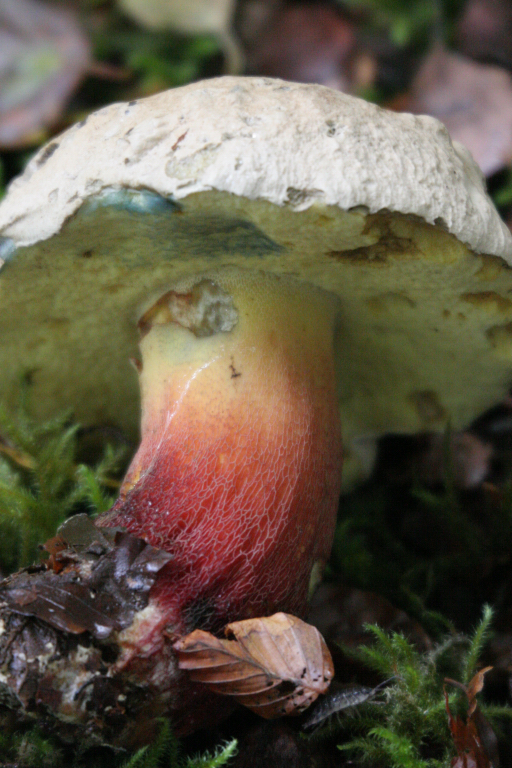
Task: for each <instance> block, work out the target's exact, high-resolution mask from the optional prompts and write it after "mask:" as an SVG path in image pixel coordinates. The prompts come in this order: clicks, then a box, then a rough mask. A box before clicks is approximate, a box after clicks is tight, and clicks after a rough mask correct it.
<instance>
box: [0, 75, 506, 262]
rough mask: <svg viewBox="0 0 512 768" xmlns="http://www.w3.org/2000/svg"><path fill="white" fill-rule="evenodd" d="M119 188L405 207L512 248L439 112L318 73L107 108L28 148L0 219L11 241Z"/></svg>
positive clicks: (484, 242)
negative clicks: (328, 84)
mask: <svg viewBox="0 0 512 768" xmlns="http://www.w3.org/2000/svg"><path fill="white" fill-rule="evenodd" d="M57 148H58V152H57V151H56V150H57ZM124 188H126V189H141V188H142V189H149V190H152V191H154V192H157V193H158V194H160V195H163V196H165V197H167V196H171V197H172V198H173V199H175V200H181V199H182V198H184V197H187V196H188V195H191V194H192V193H194V192H204V191H209V190H211V189H216V190H219V191H222V192H229V193H231V194H233V195H238V196H240V197H244V198H248V199H249V200H267V201H268V202H270V203H274V204H275V205H278V206H283V205H289V206H291V207H292V208H293V209H294V210H297V211H302V210H305V209H307V208H310V207H311V206H314V205H324V206H328V205H334V206H337V207H339V208H343V209H344V210H350V209H351V208H354V207H355V206H364V207H366V208H368V211H369V212H370V213H376V212H378V211H381V210H383V209H387V210H389V211H399V212H400V213H410V214H414V215H415V216H419V217H421V218H422V219H424V221H426V222H428V223H430V224H441V226H443V227H445V228H446V229H447V231H448V232H451V233H452V234H453V235H455V236H456V237H457V238H458V239H459V240H461V241H462V242H463V243H466V244H467V245H468V246H469V247H470V248H471V249H472V250H474V251H476V252H479V253H492V254H496V255H500V256H502V257H503V258H508V259H509V260H511V261H512V239H511V237H510V233H509V231H508V229H507V227H506V226H505V224H504V223H503V222H502V221H501V219H500V218H499V216H498V214H497V213H496V210H495V208H494V206H493V204H492V202H491V201H490V199H489V198H488V196H487V194H486V191H485V186H484V180H483V177H482V175H481V172H480V170H479V169H478V167H477V166H476V164H475V163H474V162H473V160H472V158H471V156H470V155H469V153H468V152H467V150H466V149H464V148H463V147H462V145H461V144H458V143H457V142H455V143H453V142H452V141H451V140H450V137H449V135H448V132H447V131H446V129H445V128H444V127H443V125H442V124H441V123H440V122H439V121H437V120H435V119H434V118H431V117H426V116H415V115H410V114H398V113H394V112H389V111H387V110H383V109H381V108H380V107H377V106H375V105H374V104H369V103H367V102H365V101H362V100H360V99H356V98H354V97H352V96H347V95H346V94H343V93H339V92H337V91H333V90H331V89H330V88H325V87H323V86H317V85H302V84H295V83H286V82H283V81H279V80H272V79H269V78H243V77H224V78H218V79H216V80H207V81H202V82H199V83H193V84H192V85H188V86H186V87H184V88H177V89H174V90H170V91H166V92H164V93H160V94H158V95H156V96H152V97H150V98H147V99H142V100H140V101H137V102H130V103H128V104H126V103H121V104H112V105H111V106H108V107H105V108H104V109H101V110H99V111H98V112H95V113H94V114H93V115H90V116H89V117H88V118H87V119H86V120H84V121H82V122H81V123H78V124H77V125H75V126H73V127H72V128H71V129H70V130H68V131H66V133H64V134H63V135H62V136H61V137H60V138H58V139H57V140H55V141H52V142H51V143H50V144H48V145H46V146H45V147H43V149H41V151H40V152H39V153H38V154H37V155H36V156H35V157H34V158H33V159H32V161H31V162H30V163H29V165H28V167H27V169H26V171H25V173H24V174H23V175H22V176H21V177H19V178H18V179H17V180H16V181H14V182H13V184H12V185H11V187H10V190H9V196H8V198H7V199H6V200H5V202H4V203H3V204H2V207H1V209H0V230H3V233H4V235H6V236H8V237H12V238H13V239H14V240H15V241H16V244H17V245H28V244H30V243H34V242H37V241H38V240H41V239H45V238H48V237H50V236H51V235H53V234H55V233H56V232H58V231H59V229H60V227H61V226H62V223H63V222H64V221H65V219H66V218H68V217H69V216H70V215H71V214H72V213H74V212H75V211H76V210H77V209H78V208H79V207H80V206H81V205H82V204H83V203H84V202H85V201H86V200H88V199H90V198H91V197H93V196H95V195H98V194H99V193H101V192H102V191H103V190H110V189H124Z"/></svg>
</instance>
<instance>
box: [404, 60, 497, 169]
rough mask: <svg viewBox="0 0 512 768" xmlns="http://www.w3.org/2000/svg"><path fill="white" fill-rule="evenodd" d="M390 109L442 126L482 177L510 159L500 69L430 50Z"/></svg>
mask: <svg viewBox="0 0 512 768" xmlns="http://www.w3.org/2000/svg"><path fill="white" fill-rule="evenodd" d="M395 106H396V107H398V108H399V109H402V110H405V111H408V112H414V113H416V114H427V115H432V116H433V117H437V118H438V119H439V120H442V122H443V123H444V124H445V125H446V127H447V128H448V131H449V132H450V135H451V137H452V138H453V139H457V141H460V142H461V143H462V144H464V146H465V147H467V148H468V149H469V151H470V152H471V154H472V155H473V157H474V158H475V160H476V162H477V163H478V165H479V166H480V168H481V169H482V171H483V173H484V175H485V176H490V175H491V174H493V173H496V171H499V170H501V169H502V168H504V167H505V166H506V165H508V164H509V163H510V160H511V159H512V140H511V135H512V133H511V126H512V77H511V76H510V74H509V72H507V71H506V70H505V69H501V68H500V67H495V66H490V65H488V64H480V63H479V62H476V61H472V60H471V59H468V58H466V57H465V56H461V55H460V54H457V53H452V52H450V51H447V50H445V49H444V48H443V47H441V46H435V47H434V48H433V50H432V52H431V53H430V54H429V56H427V58H426V59H425V61H424V63H423V65H422V67H421V68H420V70H419V72H418V74H417V75H416V77H415V79H414V81H413V83H412V85H411V88H410V90H409V93H408V94H407V95H406V96H405V97H404V98H403V99H402V100H400V103H398V102H397V103H396V104H395Z"/></svg>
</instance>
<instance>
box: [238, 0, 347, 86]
mask: <svg viewBox="0 0 512 768" xmlns="http://www.w3.org/2000/svg"><path fill="white" fill-rule="evenodd" d="M252 27H253V24H252V23H250V20H249V22H246V23H245V24H244V21H243V19H242V34H243V35H244V38H245V39H244V42H245V45H246V50H247V66H248V69H249V71H250V72H251V74H257V75H267V76H270V77H281V78H283V79H284V80H293V81H297V82H302V83H320V84H322V85H327V86H330V87H331V88H337V89H338V90H341V91H350V90H352V89H353V85H354V84H353V80H354V73H353V71H352V65H353V57H354V54H355V47H356V38H355V28H354V24H353V23H352V22H351V21H349V20H348V19H346V18H345V17H344V16H343V15H342V14H341V12H340V9H339V8H336V7H334V6H332V7H331V6H329V5H322V4H320V5H319V4H313V3H304V4H300V5H284V6H283V7H278V8H277V9H275V11H274V12H273V13H271V14H270V15H269V17H268V18H267V20H266V23H265V24H264V25H262V26H261V29H260V30H259V34H258V35H257V36H253V35H252Z"/></svg>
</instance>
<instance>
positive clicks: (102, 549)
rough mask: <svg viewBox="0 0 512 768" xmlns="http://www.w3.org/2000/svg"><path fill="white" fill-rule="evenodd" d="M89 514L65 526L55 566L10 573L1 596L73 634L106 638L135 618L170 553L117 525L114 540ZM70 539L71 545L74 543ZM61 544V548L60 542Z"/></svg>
mask: <svg viewBox="0 0 512 768" xmlns="http://www.w3.org/2000/svg"><path fill="white" fill-rule="evenodd" d="M105 532H106V533H107V534H108V533H110V532H109V531H108V529H106V531H104V532H101V531H99V530H98V529H97V528H96V526H95V525H94V523H93V522H92V521H91V520H90V518H89V517H87V515H76V516H75V517H74V518H71V519H70V521H68V523H67V524H66V523H65V524H64V525H63V526H61V528H60V531H59V537H58V540H60V542H66V543H67V544H68V547H67V548H66V549H63V548H62V546H63V544H61V543H57V547H56V546H55V543H56V542H55V539H51V540H50V542H49V543H48V544H46V548H47V549H50V550H51V551H52V560H51V564H52V566H53V568H52V570H47V569H46V568H44V566H40V567H39V568H36V569H34V568H27V569H25V570H24V571H20V572H18V573H16V574H14V575H13V576H11V577H9V578H7V579H5V581H4V582H3V583H2V584H1V585H0V599H1V600H3V601H4V602H5V604H6V605H7V606H9V608H10V609H11V610H12V611H15V612H16V613H19V614H22V615H23V616H32V617H34V618H37V619H41V620H43V621H45V622H47V623H48V624H50V626H52V627H54V628H55V629H60V630H62V631H64V632H71V633H72V634H81V633H82V632H90V633H91V635H92V636H93V637H95V638H96V639H98V640H103V639H105V638H106V637H108V636H109V635H110V634H111V632H112V630H114V629H115V630H117V631H119V630H121V629H124V628H125V627H127V626H128V625H129V624H131V623H132V621H133V617H134V615H135V613H136V612H137V611H140V610H142V608H144V607H145V606H146V605H147V601H148V597H147V594H148V592H149V590H150V588H151V587H152V586H153V584H154V581H155V579H156V576H157V574H158V572H159V571H160V570H161V569H162V568H163V567H164V565H166V564H167V563H168V562H169V560H171V555H169V554H168V553H167V552H163V551H162V550H157V549H155V548H154V547H151V546H149V545H148V544H146V543H145V542H144V541H143V540H142V539H136V538H135V537H134V536H131V535H130V534H127V533H123V532H121V531H117V532H116V533H115V535H114V538H113V541H112V540H109V539H111V538H112V537H109V538H107V536H106V535H105ZM70 542H71V545H70ZM59 547H60V548H59Z"/></svg>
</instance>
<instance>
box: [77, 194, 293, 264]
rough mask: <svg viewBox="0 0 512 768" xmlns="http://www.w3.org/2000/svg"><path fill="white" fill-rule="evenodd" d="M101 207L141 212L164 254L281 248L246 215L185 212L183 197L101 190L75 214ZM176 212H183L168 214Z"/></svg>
mask: <svg viewBox="0 0 512 768" xmlns="http://www.w3.org/2000/svg"><path fill="white" fill-rule="evenodd" d="M105 208H114V209H116V210H118V211H122V212H127V213H135V214H142V219H143V220H148V222H147V223H148V225H149V220H150V221H151V227H152V233H153V236H154V237H155V238H158V239H159V240H160V242H165V243H166V248H167V256H168V258H174V257H176V256H177V255H178V254H180V253H182V252H183V249H186V251H187V254H188V256H189V257H193V256H211V257H212V258H214V257H216V256H220V255H226V254H235V253H236V254H241V255H246V256H249V257H257V258H258V257H259V258H262V257H264V256H266V255H269V254H276V253H279V252H281V251H283V250H284V248H283V246H282V245H280V244H279V243H276V242H275V241H274V240H272V238H270V237H269V236H268V235H267V234H266V233H265V232H263V231H262V230H261V229H259V228H258V227H257V226H256V225H255V224H253V223H252V222H251V221H247V219H244V218H240V217H236V216H235V215H233V216H228V215H226V214H222V215H217V216H216V215H212V214H205V215H204V216H200V215H197V214H195V215H192V216H187V215H186V214H187V207H186V201H184V202H183V204H180V203H177V202H176V201H175V200H173V199H172V198H170V197H163V196H162V195H159V194H157V193H156V192H151V191H150V190H147V189H146V190H139V189H118V190H108V191H105V192H102V193H100V194H99V195H97V196H96V197H94V198H91V199H89V200H88V201H87V202H86V203H84V205H83V206H82V207H81V209H80V211H79V214H80V215H85V216H87V215H89V214H91V213H94V212H97V211H99V210H100V209H105ZM176 213H183V214H185V215H184V216H173V215H172V214H176ZM125 234H127V232H126V230H125Z"/></svg>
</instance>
